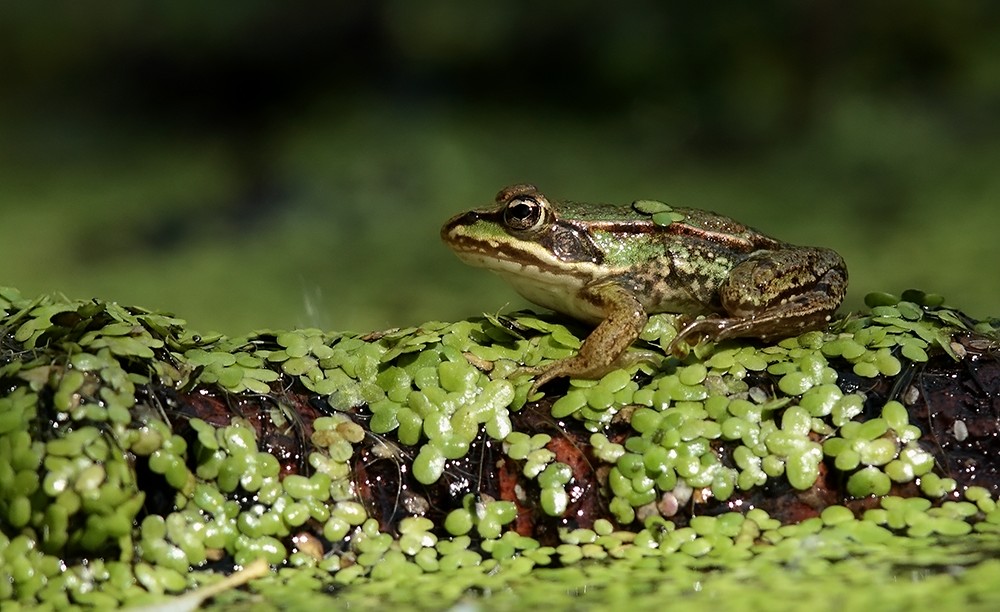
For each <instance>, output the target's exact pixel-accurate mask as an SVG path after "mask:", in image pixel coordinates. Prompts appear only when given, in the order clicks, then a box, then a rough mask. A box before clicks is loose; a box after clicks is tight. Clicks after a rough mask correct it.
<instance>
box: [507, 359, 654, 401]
mask: <svg viewBox="0 0 1000 612" xmlns="http://www.w3.org/2000/svg"><path fill="white" fill-rule="evenodd" d="M662 361H663V355H662V354H660V353H658V352H655V351H649V350H645V349H632V350H629V351H626V352H625V353H622V354H621V355H619V356H618V357H617V358H616V359H615V360H614V361H612V362H611V363H607V364H603V365H598V366H594V365H592V364H589V363H588V362H587V360H586V359H578V358H577V357H576V356H574V357H568V358H566V359H561V360H559V361H556V362H555V363H552V364H550V365H549V366H548V367H543V366H539V367H534V368H521V369H520V370H518V373H525V374H530V375H533V376H535V382H534V383H533V384H532V385H531V390H530V391H529V393H528V395H529V397H530V396H531V395H534V394H535V393H536V392H537V391H539V390H540V389H541V388H542V386H543V385H545V384H547V383H549V382H551V381H553V380H555V379H557V378H583V379H587V380H596V379H598V378H602V377H603V376H604V375H606V374H608V373H609V372H613V371H614V370H624V369H628V368H630V367H632V366H635V365H637V364H640V363H648V364H651V365H653V366H655V367H659V366H660V365H661V363H662Z"/></svg>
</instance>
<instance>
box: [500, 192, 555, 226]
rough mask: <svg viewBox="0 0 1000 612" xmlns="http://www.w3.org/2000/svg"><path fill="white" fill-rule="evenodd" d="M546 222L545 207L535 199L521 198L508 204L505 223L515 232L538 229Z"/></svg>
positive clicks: (504, 216) (504, 210) (504, 217)
mask: <svg viewBox="0 0 1000 612" xmlns="http://www.w3.org/2000/svg"><path fill="white" fill-rule="evenodd" d="M544 220H545V207H543V206H542V204H541V202H539V201H538V200H536V199H535V198H530V197H527V196H520V197H516V198H513V199H512V200H511V201H509V202H507V206H506V208H504V209H503V222H504V223H505V224H507V227H509V228H510V229H512V230H515V231H520V232H523V231H529V230H534V229H538V227H540V226H541V225H542V223H543V222H544Z"/></svg>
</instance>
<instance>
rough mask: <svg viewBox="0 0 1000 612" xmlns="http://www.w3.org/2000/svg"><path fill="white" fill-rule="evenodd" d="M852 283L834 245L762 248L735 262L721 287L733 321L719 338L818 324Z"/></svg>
mask: <svg viewBox="0 0 1000 612" xmlns="http://www.w3.org/2000/svg"><path fill="white" fill-rule="evenodd" d="M846 289H847V267H846V266H845V264H844V260H843V259H841V257H840V255H838V254H837V253H836V252H834V251H831V250H830V249H821V248H808V247H798V248H791V249H786V250H778V251H771V252H761V253H758V254H755V255H754V256H753V257H750V258H748V259H747V260H745V261H743V262H741V263H740V264H739V265H738V266H736V267H735V268H733V270H732V272H731V273H730V276H729V278H728V279H727V281H726V282H725V283H724V284H723V286H722V287H721V288H720V290H719V296H720V298H721V301H722V307H723V308H724V309H725V311H726V313H727V314H728V315H729V317H730V319H731V323H729V324H727V325H724V326H721V327H720V329H719V332H718V336H717V338H718V339H722V338H735V337H741V336H754V337H757V338H763V339H771V338H779V337H788V336H794V335H796V334H799V333H802V332H805V331H809V330H812V329H817V328H819V327H822V326H823V325H825V324H826V323H828V322H829V321H830V319H831V318H832V317H833V313H834V312H836V311H837V308H839V307H840V303H841V302H842V301H843V300H844V294H845V293H846Z"/></svg>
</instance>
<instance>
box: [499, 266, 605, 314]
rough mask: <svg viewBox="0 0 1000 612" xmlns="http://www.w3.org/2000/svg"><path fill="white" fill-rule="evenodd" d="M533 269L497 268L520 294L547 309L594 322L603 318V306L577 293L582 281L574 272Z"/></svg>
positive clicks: (583, 281) (579, 290)
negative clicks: (516, 271) (522, 271)
mask: <svg viewBox="0 0 1000 612" xmlns="http://www.w3.org/2000/svg"><path fill="white" fill-rule="evenodd" d="M533 272H535V273H534V274H532V275H530V276H529V275H523V274H513V273H507V272H503V271H499V270H498V271H497V274H499V275H500V276H502V277H504V279H505V280H506V281H507V282H508V283H510V285H511V286H512V287H513V288H514V290H515V291H517V292H518V293H519V294H521V296H522V297H523V298H525V299H526V300H528V301H530V302H532V303H533V304H538V305H539V306H544V307H545V308H548V309H550V310H554V311H556V312H558V313H562V314H564V315H567V316H570V317H573V318H574V319H577V320H578V321H584V322H587V323H592V324H594V325H597V324H598V323H600V322H601V321H603V320H604V318H605V316H606V315H605V314H604V310H603V309H601V308H599V307H598V306H597V305H596V304H594V303H593V302H591V301H590V300H586V299H584V298H582V297H580V292H581V291H582V290H583V287H584V285H586V284H587V283H586V281H585V280H584V279H581V278H578V277H575V276H566V275H560V274H550V273H546V272H540V271H537V270H533Z"/></svg>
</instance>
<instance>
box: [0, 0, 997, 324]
mask: <svg viewBox="0 0 1000 612" xmlns="http://www.w3.org/2000/svg"><path fill="white" fill-rule="evenodd" d="M998 18H1000V4H997V3H995V2H988V1H985V0H983V1H979V2H975V1H970V2H956V3H942V2H930V1H920V0H918V1H908V2H903V1H899V0H890V1H886V2H873V3H868V2H839V1H834V0H825V1H816V2H789V1H779V2H757V3H746V2H736V1H721V2H715V3H710V4H702V3H676V4H674V3H664V2H654V1H646V2H641V1H640V2H632V3H628V4H623V5H622V6H617V5H614V4H613V3H607V2H596V1H576V2H570V1H567V0H556V1H551V2H544V3H539V2H527V1H517V2H507V3H490V4H479V3H455V2H445V1H443V0H427V1H424V2H412V1H407V0H381V1H370V2H356V3H347V2H301V3H271V2H260V1H254V0H244V1H241V2H212V3H193V2H159V3H154V2H132V3H115V2H112V3H93V2H80V3H65V4H63V5H62V6H60V7H59V8H54V7H53V6H51V5H48V4H47V3H29V2H22V3H4V4H3V5H2V8H0V249H2V258H0V262H2V263H0V284H8V285H14V286H17V287H19V288H20V289H21V290H22V291H23V292H25V293H26V294H33V293H39V292H50V291H59V292H63V293H65V294H67V295H69V296H71V297H90V296H100V297H102V298H107V299H114V300H118V301H120V302H124V303H130V304H139V305H143V306H146V307H150V308H155V309H161V310H167V311H172V312H175V313H177V314H178V315H179V316H181V317H183V318H185V319H187V320H188V321H189V322H190V323H191V324H192V325H193V326H194V327H195V328H196V329H200V330H209V329H215V330H219V331H224V332H229V333H242V332H247V331H250V330H252V329H257V328H285V327H292V326H303V325H308V326H320V327H323V328H327V329H353V330H357V331H366V330H370V329H380V328H386V327H394V326H403V325H409V324H414V323H419V322H421V321H424V320H427V319H445V320H446V319H454V318H461V317H465V316H470V315H475V314H478V313H480V312H482V311H495V310H497V309H500V308H502V307H504V306H511V307H513V306H519V305H521V304H522V302H520V301H519V300H518V299H517V298H516V296H515V295H514V294H513V292H511V291H510V290H509V289H508V288H507V287H506V286H505V285H504V284H503V283H502V282H501V281H500V280H499V279H497V278H494V277H493V276H492V275H489V274H488V273H486V272H483V271H481V270H474V269H470V268H466V267H464V266H463V265H462V264H460V263H459V262H458V261H457V260H456V259H455V258H454V257H453V256H452V255H451V254H450V253H449V252H448V251H447V249H446V248H445V247H443V246H442V245H441V244H440V242H439V239H438V228H439V227H440V225H441V223H442V222H443V221H444V220H445V219H446V218H447V217H448V216H450V215H451V214H453V213H455V212H458V211H460V210H462V209H466V208H470V207H473V206H479V205H483V204H487V203H489V202H491V201H492V198H493V195H494V194H495V193H496V192H497V191H498V190H499V189H500V188H501V187H503V186H504V185H506V184H508V183H513V182H533V183H535V184H537V185H538V186H539V187H540V188H541V189H542V190H543V191H544V192H546V193H548V194H550V195H552V196H554V197H561V198H571V199H576V200H602V201H620V202H622V203H627V202H631V201H632V200H634V199H638V198H655V199H661V200H664V201H666V202H668V203H672V204H676V205H686V206H695V207H700V208H708V209H712V210H716V211H719V212H722V213H726V214H729V215H732V216H734V217H736V218H738V219H740V220H741V221H744V222H747V223H749V224H751V225H753V226H756V227H758V228H760V229H762V230H764V231H766V232H768V233H771V234H775V235H777V236H779V237H781V238H783V239H786V240H789V241H791V242H796V243H800V244H817V245H824V246H829V247H833V248H835V249H837V250H839V251H840V252H841V253H842V254H843V255H844V257H845V258H846V259H847V262H848V265H849V267H850V271H851V291H850V295H849V297H848V304H847V306H848V307H857V306H858V305H860V303H861V298H862V297H863V295H864V294H865V293H866V292H868V291H872V290H889V291H897V292H898V291H901V290H902V289H905V288H907V287H911V286H916V287H920V288H923V289H925V290H928V291H936V292H940V293H944V294H945V295H946V296H947V297H948V298H949V301H950V302H951V303H952V304H954V305H957V306H960V307H963V308H965V309H966V310H967V311H969V312H970V313H971V314H973V315H978V316H985V315H990V314H992V315H997V314H1000V307H998V297H1000V279H998V278H997V274H996V272H995V263H996V262H997V261H998V258H1000V257H998V256H1000V242H998V240H997V238H996V234H997V224H998V221H1000V212H998V207H1000V172H998V171H997V166H998V165H1000V121H998V120H997V119H998V115H1000V28H998V27H997V24H998V23H1000V19H998Z"/></svg>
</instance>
